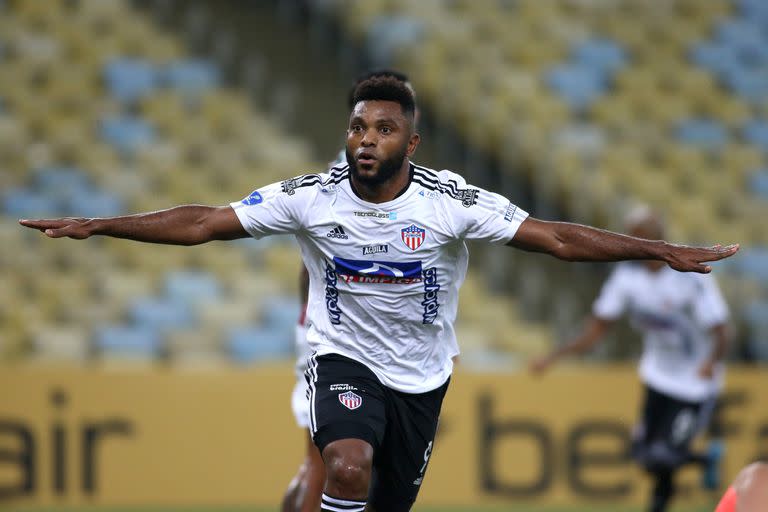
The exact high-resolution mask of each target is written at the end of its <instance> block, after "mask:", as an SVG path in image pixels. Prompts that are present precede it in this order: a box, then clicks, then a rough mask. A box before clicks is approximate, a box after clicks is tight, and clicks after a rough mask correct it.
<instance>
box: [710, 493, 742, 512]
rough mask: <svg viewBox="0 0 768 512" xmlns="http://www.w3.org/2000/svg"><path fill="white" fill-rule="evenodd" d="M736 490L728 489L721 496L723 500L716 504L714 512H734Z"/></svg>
mask: <svg viewBox="0 0 768 512" xmlns="http://www.w3.org/2000/svg"><path fill="white" fill-rule="evenodd" d="M736 497H737V496H736V490H735V489H734V488H733V487H729V488H728V490H727V491H726V492H725V494H724V495H723V499H721V500H720V503H718V504H717V508H716V509H715V512H736Z"/></svg>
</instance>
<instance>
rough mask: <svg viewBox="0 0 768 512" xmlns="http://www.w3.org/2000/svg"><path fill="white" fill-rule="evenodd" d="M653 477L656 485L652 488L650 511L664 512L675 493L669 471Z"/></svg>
mask: <svg viewBox="0 0 768 512" xmlns="http://www.w3.org/2000/svg"><path fill="white" fill-rule="evenodd" d="M655 476H656V485H655V486H654V488H653V495H652V497H651V508H650V510H651V512H664V511H665V510H667V505H668V504H669V500H670V499H672V495H673V494H674V493H675V483H674V480H673V476H672V472H671V471H660V472H658V473H656V474H655Z"/></svg>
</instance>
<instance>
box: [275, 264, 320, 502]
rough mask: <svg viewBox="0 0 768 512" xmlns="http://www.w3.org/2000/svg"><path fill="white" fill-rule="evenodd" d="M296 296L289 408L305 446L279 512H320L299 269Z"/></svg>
mask: <svg viewBox="0 0 768 512" xmlns="http://www.w3.org/2000/svg"><path fill="white" fill-rule="evenodd" d="M299 293H300V296H301V302H302V306H301V314H300V315H299V322H298V325H296V338H295V346H296V364H295V365H294V369H295V371H296V385H295V386H294V387H293V393H291V409H292V410H293V416H294V418H296V424H298V425H299V427H301V428H303V429H304V431H305V432H306V438H305V444H306V447H307V451H306V455H305V456H304V461H303V462H302V463H301V465H300V466H299V470H298V472H297V473H296V476H294V477H293V479H292V480H291V483H290V484H289V485H288V490H287V491H286V492H285V496H284V497H283V504H282V508H281V511H282V512H317V510H320V497H321V496H322V494H323V485H324V484H325V466H324V465H323V459H322V457H321V456H320V451H319V450H318V449H317V446H315V444H314V443H313V442H312V436H311V435H310V433H309V399H308V398H307V381H306V379H305V377H304V372H306V371H307V363H308V361H309V358H310V356H311V355H312V350H311V349H310V348H309V343H308V342H307V301H308V297H309V273H308V272H307V268H306V267H304V266H302V270H301V272H300V274H299Z"/></svg>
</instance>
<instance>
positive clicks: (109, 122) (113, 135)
mask: <svg viewBox="0 0 768 512" xmlns="http://www.w3.org/2000/svg"><path fill="white" fill-rule="evenodd" d="M100 132H101V136H102V138H103V139H104V140H105V141H106V142H107V143H109V144H111V145H112V146H113V147H114V148H115V149H116V150H118V151H120V152H122V153H124V154H133V153H134V152H135V151H136V150H137V149H138V148H140V147H141V146H144V145H148V144H151V143H152V142H154V140H155V137H156V135H155V129H154V128H153V127H152V125H151V124H149V123H148V122H146V121H144V120H143V119H140V118H137V117H130V116H114V117H108V118H105V119H103V120H102V121H101V125H100Z"/></svg>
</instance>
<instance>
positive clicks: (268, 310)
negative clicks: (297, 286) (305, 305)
mask: <svg viewBox="0 0 768 512" xmlns="http://www.w3.org/2000/svg"><path fill="white" fill-rule="evenodd" d="M300 311H301V304H300V303H299V300H298V299H295V298H291V297H272V298H270V299H269V300H268V301H267V303H266V304H265V305H264V324H265V325H267V326H269V327H273V328H275V329H284V330H287V331H292V330H293V326H294V325H296V322H297V321H298V318H299V312H300Z"/></svg>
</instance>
